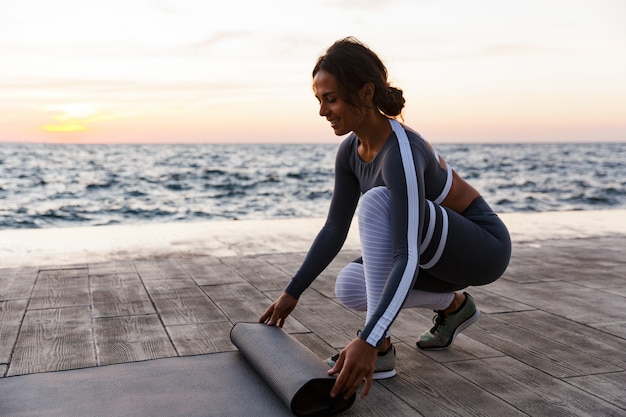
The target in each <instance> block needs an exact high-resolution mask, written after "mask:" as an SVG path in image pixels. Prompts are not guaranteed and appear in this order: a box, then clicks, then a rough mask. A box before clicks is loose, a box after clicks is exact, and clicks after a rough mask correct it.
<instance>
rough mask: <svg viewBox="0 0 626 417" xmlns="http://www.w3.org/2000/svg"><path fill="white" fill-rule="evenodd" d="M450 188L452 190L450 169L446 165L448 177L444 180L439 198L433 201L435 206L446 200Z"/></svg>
mask: <svg viewBox="0 0 626 417" xmlns="http://www.w3.org/2000/svg"><path fill="white" fill-rule="evenodd" d="M450 188H452V167H451V166H450V165H448V177H447V178H446V185H445V186H444V187H443V190H442V191H441V194H439V197H437V198H436V199H435V204H441V203H442V202H443V200H445V199H446V197H447V196H448V193H449V192H450Z"/></svg>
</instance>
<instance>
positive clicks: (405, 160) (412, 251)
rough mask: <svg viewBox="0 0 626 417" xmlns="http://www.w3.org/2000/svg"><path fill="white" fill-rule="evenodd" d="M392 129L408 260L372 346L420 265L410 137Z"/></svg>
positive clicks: (398, 128) (393, 124) (398, 127)
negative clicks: (400, 175) (397, 154)
mask: <svg viewBox="0 0 626 417" xmlns="http://www.w3.org/2000/svg"><path fill="white" fill-rule="evenodd" d="M389 123H391V128H392V129H393V131H394V133H395V134H396V137H397V138H398V145H399V148H400V156H401V158H402V166H403V168H404V177H405V180H406V187H407V190H406V194H407V198H408V201H407V206H408V213H407V214H408V219H407V243H408V260H407V265H406V268H405V270H404V272H403V274H402V278H401V279H400V283H399V285H398V288H397V289H396V292H395V294H394V296H393V298H392V299H391V302H390V303H389V306H388V307H387V310H386V311H385V312H384V314H383V315H382V317H381V318H380V319H379V320H378V322H377V323H376V325H375V326H374V328H373V329H372V332H371V333H370V335H369V337H368V338H367V342H368V343H369V344H371V345H373V346H376V343H377V342H378V341H379V340H380V339H382V338H383V336H384V335H385V332H386V330H387V328H388V327H389V326H390V325H391V323H392V321H393V319H394V318H395V317H396V316H397V315H398V312H399V311H400V308H401V307H402V304H403V303H404V299H405V298H406V295H407V294H408V293H409V290H410V289H411V284H412V283H413V277H414V276H415V273H416V272H417V268H418V263H419V253H418V247H417V246H418V245H417V242H418V239H419V234H418V230H419V193H418V184H417V175H416V173H415V162H414V161H413V153H412V152H411V145H410V143H409V138H408V137H407V136H406V132H405V131H404V128H403V127H402V125H400V123H398V122H397V121H396V120H391V119H390V120H389Z"/></svg>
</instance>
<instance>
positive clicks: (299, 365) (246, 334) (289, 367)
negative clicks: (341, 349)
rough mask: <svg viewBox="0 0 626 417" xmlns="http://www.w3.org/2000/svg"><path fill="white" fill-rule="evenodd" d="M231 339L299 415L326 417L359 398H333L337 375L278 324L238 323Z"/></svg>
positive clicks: (279, 395) (231, 332)
mask: <svg viewBox="0 0 626 417" xmlns="http://www.w3.org/2000/svg"><path fill="white" fill-rule="evenodd" d="M230 339H231V340H232V342H233V344H234V345H235V346H237V348H238V349H239V351H240V352H241V353H242V354H243V355H244V356H245V358H246V359H247V361H248V362H249V363H250V364H251V365H252V367H253V368H254V369H255V370H256V371H257V372H258V373H259V375H261V378H262V379H263V380H264V381H265V382H266V383H267V384H268V385H269V386H270V388H271V389H272V390H273V391H274V392H275V393H276V395H278V397H280V399H281V400H282V401H283V402H284V403H285V404H286V405H287V406H288V407H289V408H290V409H291V411H292V412H293V413H294V414H295V415H297V416H325V415H331V414H336V413H339V412H341V411H344V410H346V409H348V408H349V407H350V406H351V405H352V404H353V403H354V400H355V398H356V394H353V395H352V396H351V397H350V398H349V399H348V400H344V399H343V397H341V396H338V397H335V398H331V397H330V390H331V389H332V387H333V385H334V383H335V378H334V377H332V376H329V375H328V369H329V368H328V365H326V364H325V363H324V362H323V361H322V360H321V359H320V358H318V357H317V356H316V355H315V354H314V353H313V352H311V351H310V350H309V349H307V348H306V347H305V346H304V345H302V344H301V343H300V342H298V341H297V340H295V339H294V338H292V337H291V336H289V334H287V333H286V332H284V331H283V330H282V329H280V328H278V327H272V326H266V325H265V324H259V323H237V324H235V326H233V328H232V329H231V331H230Z"/></svg>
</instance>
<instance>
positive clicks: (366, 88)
mask: <svg viewBox="0 0 626 417" xmlns="http://www.w3.org/2000/svg"><path fill="white" fill-rule="evenodd" d="M375 90H376V89H375V87H374V84H373V83H365V84H364V85H363V87H361V91H360V96H361V103H363V105H365V106H368V107H369V106H371V105H372V102H373V101H374V91H375Z"/></svg>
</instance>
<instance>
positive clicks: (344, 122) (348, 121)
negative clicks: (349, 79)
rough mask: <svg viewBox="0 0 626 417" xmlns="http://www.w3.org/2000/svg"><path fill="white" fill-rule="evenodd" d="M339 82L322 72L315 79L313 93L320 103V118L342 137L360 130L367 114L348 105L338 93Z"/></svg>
mask: <svg viewBox="0 0 626 417" xmlns="http://www.w3.org/2000/svg"><path fill="white" fill-rule="evenodd" d="M338 91H339V90H338V88H337V80H336V79H335V77H334V76H332V75H330V74H329V73H328V72H326V71H323V70H320V71H318V72H317V73H316V74H315V76H314V77H313V93H314V94H315V97H316V98H317V100H318V101H319V103H320V112H319V113H320V116H322V117H325V118H326V120H328V121H329V122H330V127H332V128H333V130H334V131H335V135H337V136H342V135H346V134H348V133H350V132H353V131H356V130H358V129H359V126H360V125H361V124H362V123H363V120H364V119H365V112H364V111H363V110H361V109H359V108H358V107H355V106H353V105H350V104H349V103H347V102H346V101H345V100H344V99H343V98H342V97H341V96H340V95H339V92H338Z"/></svg>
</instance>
